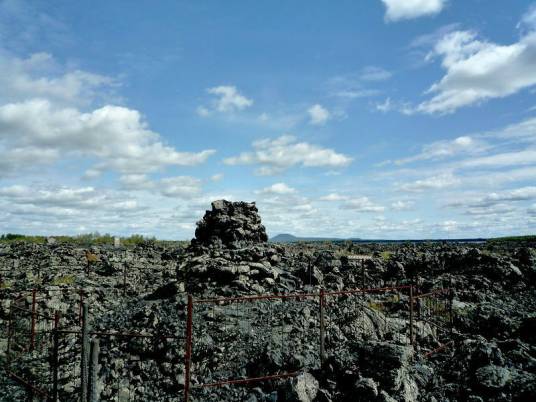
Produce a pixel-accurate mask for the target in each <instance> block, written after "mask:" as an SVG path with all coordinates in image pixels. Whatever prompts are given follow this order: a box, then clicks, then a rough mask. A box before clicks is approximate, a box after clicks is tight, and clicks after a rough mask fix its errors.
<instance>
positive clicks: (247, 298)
mask: <svg viewBox="0 0 536 402" xmlns="http://www.w3.org/2000/svg"><path fill="white" fill-rule="evenodd" d="M410 287H411V285H400V286H391V287H383V288H368V289H367V288H363V289H359V288H358V289H351V290H341V291H335V292H325V293H324V296H340V295H347V294H354V293H375V292H388V291H392V290H401V289H409V288H410ZM315 297H320V293H289V294H264V295H256V296H238V297H221V298H213V299H197V300H194V301H193V302H194V304H203V303H231V302H248V301H256V300H277V299H299V298H315Z"/></svg>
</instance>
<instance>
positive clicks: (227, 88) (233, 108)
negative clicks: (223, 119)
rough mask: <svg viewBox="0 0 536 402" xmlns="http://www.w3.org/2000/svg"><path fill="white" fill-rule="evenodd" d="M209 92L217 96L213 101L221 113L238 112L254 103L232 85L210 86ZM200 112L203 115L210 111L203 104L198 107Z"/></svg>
mask: <svg viewBox="0 0 536 402" xmlns="http://www.w3.org/2000/svg"><path fill="white" fill-rule="evenodd" d="M207 92H208V93H209V94H211V95H215V96H216V99H215V100H214V102H213V108H214V110H216V111H218V112H221V113H230V112H237V111H240V110H243V109H245V108H247V107H250V106H251V105H253V100H252V99H249V98H246V97H245V96H244V95H242V94H241V93H240V92H239V91H238V89H237V88H236V87H235V86H232V85H220V86H217V87H213V88H209V89H207ZM199 112H200V114H202V115H203V114H205V113H207V112H208V109H207V108H205V107H203V106H201V107H200V109H198V113H199Z"/></svg>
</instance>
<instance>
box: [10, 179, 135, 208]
mask: <svg viewBox="0 0 536 402" xmlns="http://www.w3.org/2000/svg"><path fill="white" fill-rule="evenodd" d="M0 198H2V199H7V200H9V201H11V202H13V203H15V204H17V205H32V206H35V207H54V208H63V209H65V210H95V209H99V210H106V211H116V212H121V211H131V210H136V209H138V208H139V205H138V203H137V202H136V201H135V200H134V199H131V198H130V199H129V198H125V197H124V196H123V197H120V196H118V195H117V194H114V193H112V192H108V191H97V189H95V188H93V187H81V188H75V187H60V186H51V187H39V188H35V187H33V186H32V187H29V186H25V185H13V186H9V187H2V188H0Z"/></svg>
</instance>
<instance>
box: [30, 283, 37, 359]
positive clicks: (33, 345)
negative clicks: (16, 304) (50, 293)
mask: <svg viewBox="0 0 536 402" xmlns="http://www.w3.org/2000/svg"><path fill="white" fill-rule="evenodd" d="M36 294H37V290H36V289H33V290H32V324H31V325H32V329H31V331H30V351H33V350H34V348H35V318H36V316H35V312H36V308H37V303H36V301H35V297H36Z"/></svg>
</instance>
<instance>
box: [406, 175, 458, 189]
mask: <svg viewBox="0 0 536 402" xmlns="http://www.w3.org/2000/svg"><path fill="white" fill-rule="evenodd" d="M460 182H461V180H460V179H459V178H458V177H455V176H454V175H453V174H452V173H443V174H439V175H437V176H430V177H427V178H425V179H420V180H416V181H414V182H411V183H404V184H401V185H399V186H398V188H399V189H400V190H402V191H408V192H420V191H426V190H440V189H444V188H448V187H452V186H455V185H458V184H460Z"/></svg>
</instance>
